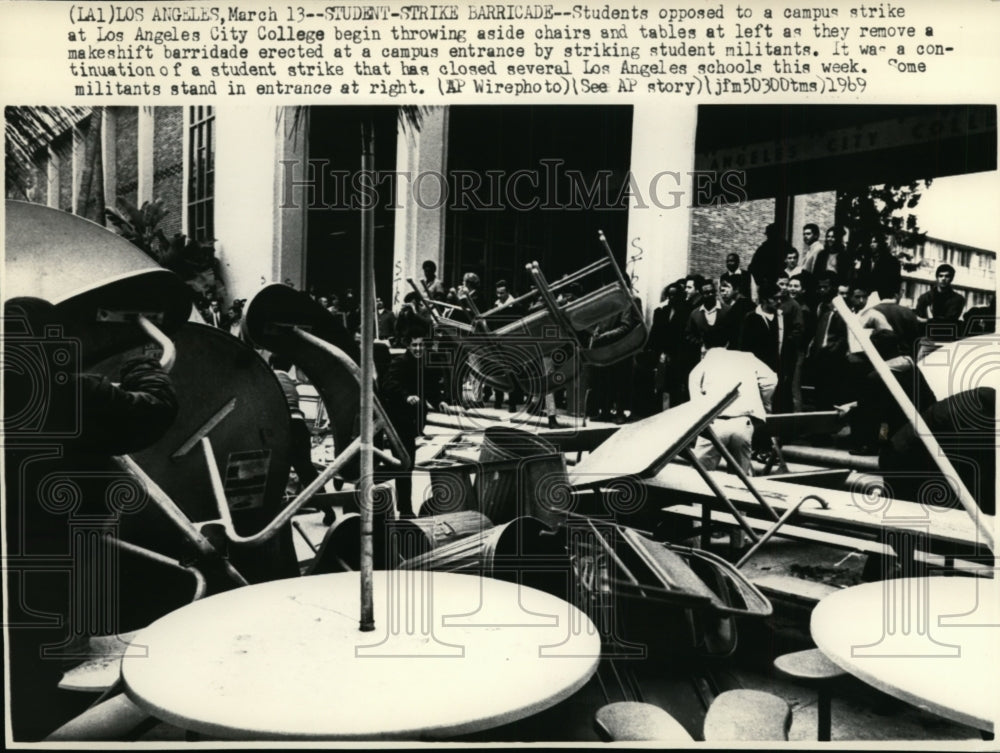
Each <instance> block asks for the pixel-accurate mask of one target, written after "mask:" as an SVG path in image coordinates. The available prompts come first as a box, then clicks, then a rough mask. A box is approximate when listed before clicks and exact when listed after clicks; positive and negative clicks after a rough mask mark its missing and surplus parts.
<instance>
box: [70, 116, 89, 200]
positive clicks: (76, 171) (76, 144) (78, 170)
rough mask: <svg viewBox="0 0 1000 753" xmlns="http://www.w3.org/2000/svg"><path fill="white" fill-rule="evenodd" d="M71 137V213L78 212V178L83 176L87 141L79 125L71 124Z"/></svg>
mask: <svg viewBox="0 0 1000 753" xmlns="http://www.w3.org/2000/svg"><path fill="white" fill-rule="evenodd" d="M72 138H73V150H72V160H73V162H72V169H71V170H70V175H71V179H72V181H73V182H72V184H71V185H70V206H71V207H73V214H80V207H79V203H80V180H81V178H82V177H83V163H84V160H85V159H86V157H87V142H86V139H85V138H84V136H83V132H82V131H81V130H80V128H79V126H73V130H72Z"/></svg>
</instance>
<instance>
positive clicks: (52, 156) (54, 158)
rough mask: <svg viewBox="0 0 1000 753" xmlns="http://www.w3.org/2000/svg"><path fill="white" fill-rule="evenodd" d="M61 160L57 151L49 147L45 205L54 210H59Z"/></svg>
mask: <svg viewBox="0 0 1000 753" xmlns="http://www.w3.org/2000/svg"><path fill="white" fill-rule="evenodd" d="M60 162H61V160H60V159H59V155H58V154H56V150H55V149H54V148H53V147H52V145H51V144H50V145H49V158H48V160H47V163H46V171H47V175H46V177H47V178H48V180H47V182H48V184H49V185H48V193H47V194H46V196H45V203H46V205H47V206H50V207H52V208H53V209H58V208H59V165H60Z"/></svg>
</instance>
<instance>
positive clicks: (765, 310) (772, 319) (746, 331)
mask: <svg viewBox="0 0 1000 753" xmlns="http://www.w3.org/2000/svg"><path fill="white" fill-rule="evenodd" d="M757 301H758V303H757V308H756V309H754V310H753V311H751V312H750V313H749V314H747V315H746V317H745V318H744V320H743V331H742V334H741V335H740V350H745V351H747V352H749V353H753V354H754V355H755V356H757V358H759V359H760V360H761V361H763V362H764V363H765V364H766V365H767V367H768V368H769V369H771V370H772V371H773V372H775V373H778V365H779V358H780V355H781V346H782V342H783V340H784V335H785V332H784V330H785V323H784V319H783V317H782V316H781V312H780V311H779V310H778V306H779V304H780V300H779V298H778V286H777V285H776V284H774V283H773V282H768V281H765V282H764V284H762V285H760V286H759V287H758V288H757Z"/></svg>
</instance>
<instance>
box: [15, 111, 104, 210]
mask: <svg viewBox="0 0 1000 753" xmlns="http://www.w3.org/2000/svg"><path fill="white" fill-rule="evenodd" d="M90 114H91V108H89V107H7V108H5V109H4V136H5V138H4V144H5V149H4V166H5V168H6V179H5V186H4V187H5V189H6V192H7V195H11V194H20V195H27V191H28V187H29V186H30V184H31V181H32V178H33V173H34V172H35V171H36V170H37V169H39V168H40V167H41V164H42V161H43V157H44V156H45V152H44V151H42V150H43V149H44V148H45V147H47V146H48V145H49V144H54V143H55V142H57V140H58V139H59V137H60V136H62V135H64V134H65V133H67V132H68V131H70V130H71V129H72V128H73V126H75V125H77V124H78V123H79V122H80V121H82V120H84V119H85V118H86V117H88V116H89V115H90ZM64 148H66V149H71V148H72V139H69V140H68V142H67V144H66V146H65V147H64ZM60 156H65V157H68V156H69V155H68V153H67V154H66V155H60Z"/></svg>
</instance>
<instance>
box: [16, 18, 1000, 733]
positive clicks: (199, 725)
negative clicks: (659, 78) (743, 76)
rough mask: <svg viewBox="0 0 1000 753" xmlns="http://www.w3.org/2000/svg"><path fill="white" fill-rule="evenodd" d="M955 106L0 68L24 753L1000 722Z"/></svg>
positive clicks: (994, 137) (976, 166)
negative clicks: (543, 93)
mask: <svg viewBox="0 0 1000 753" xmlns="http://www.w3.org/2000/svg"><path fill="white" fill-rule="evenodd" d="M641 5H643V6H644V7H647V6H648V7H649V8H656V7H660V8H661V10H662V9H664V8H668V7H673V4H669V3H659V4H654V3H646V4H641ZM883 5H884V4H883ZM95 7H96V6H92V7H88V6H86V5H84V6H81V8H82V10H78V11H74V12H75V13H77V14H78V16H79V17H78V18H77V19H76V20H78V21H80V20H86V19H85V14H86V13H91V14H94V13H97V12H98V11H97V10H95V9H94V8H95ZM123 7H125V6H123ZM150 7H152V6H150ZM166 7H167V6H165V8H166ZM361 7H368V6H362V5H345V6H339V5H338V6H336V9H339V10H336V12H331V11H330V10H329V9H327V11H326V13H327V21H329V19H330V17H332V18H333V19H334V21H338V20H343V23H344V25H345V26H346V25H347V24H348V22H352V23H354V24H355V25H356V26H358V27H359V28H361V29H364V31H358V32H357V35H358V36H357V37H356V38H355V39H354V41H350V40H349V41H347V42H345V43H344V44H345V45H346V46H348V47H349V46H350V45H351V44H358V43H359V42H360V41H367V37H364V36H363V35H370V34H371V33H372V32H371V31H370V30H369V29H368V27H367V26H364V25H363V24H362V21H364V18H362V17H360V16H359V17H358V18H349V17H350V16H351V15H352V14H355V13H361V11H356V12H355V11H351V10H350V8H361ZM387 7H388V6H387ZM405 7H406V8H411V9H412V8H419V9H422V10H421V11H420V13H424V12H427V13H430V14H432V16H433V14H435V13H442V14H445V15H444V16H443V18H444V19H445V20H444V21H437V22H436V23H437V24H438V26H440V27H441V29H442V33H444V31H447V30H448V29H450V28H451V27H450V26H449V25H448V18H449V17H448V16H447V13H448V11H446V10H441V9H445V8H450V7H451V6H405ZM455 7H456V8H457V7H458V6H455ZM500 7H501V6H481V8H482V9H485V8H500ZM503 7H508V6H503ZM510 7H514V6H510ZM517 7H521V6H517ZM525 7H526V6H525ZM578 7H582V6H578ZM595 7H596V10H594V11H587V12H588V13H592V15H590V16H588V15H586V14H583V17H584V18H585V19H587V20H593V19H597V20H601V19H602V18H614V17H615V16H614V13H615V12H617V11H616V10H614V9H611V7H610V6H603V5H602V6H599V7H597V6H595ZM699 7H701V6H700V5H699ZM706 7H707V6H706ZM733 7H735V6H733ZM316 8H317V11H319V10H321V7H320V6H316ZM371 8H372V9H373V10H371V12H372V13H376V14H377V10H374V9H376V8H377V6H371ZM435 8H437V9H438V10H433V9H435ZM718 8H719V9H720V12H721V10H722V8H723V5H722V4H719V5H718ZM482 9H480V10H475V9H472V10H470V11H469V12H470V13H473V14H475V13H487V12H489V13H506V14H508V16H509V15H510V14H511V13H513V11H510V10H506V11H500V10H496V11H486V10H482ZM725 9H726V10H727V11H728V10H730V6H729V5H728V4H726V5H725ZM121 10H122V8H119V7H118V6H110V7H108V8H105V10H104V11H103V12H104V13H109V14H110V15H111V17H112V18H113V16H114V14H115V13H117V12H119V11H121ZM758 11H759V9H758ZM151 12H152V11H150V13H151ZM206 12H207V8H206ZM280 12H281V13H284V10H281V11H280ZM289 12H291V9H289ZM366 12H367V11H366ZM463 12H464V11H463ZM525 12H527V11H525ZM574 12H578V11H574ZM636 12H638V11H636ZM691 12H692V13H694V11H691ZM702 12H706V11H702ZM816 12H817V13H818V12H819V11H816ZM844 12H845V13H846V7H845V9H844ZM872 12H874V11H872ZM192 13H194V11H192ZM263 13H264V12H263V11H261V14H262V17H263ZM413 13H416V11H413V10H410V11H405V12H401V14H400V15H401V16H402V17H404V18H406V17H408V16H407V14H413ZM567 13H569V12H568V11H567ZM338 14H345V15H344V17H343V19H341V17H340V16H338ZM602 14H607V15H602ZM994 16H995V14H994ZM409 17H410V18H411V19H412V16H409ZM418 17H419V18H422V17H420V16H419V14H418ZM664 17H665V16H664V14H662V13H661V15H660V18H661V19H662V18H664ZM734 17H735V16H734ZM741 17H742V16H741ZM112 18H109V19H108V21H109V23H111V25H110V26H109V27H108V28H111V29H114V28H116V27H115V26H114V24H113V22H112ZM470 18H472V16H470ZM699 18H702V17H699ZM785 18H786V19H787V18H789V15H788V13H787V12H786V14H785ZM344 19H346V20H344ZM140 20H141V19H140ZM183 20H184V21H187V22H191V21H195V20H197V19H195V18H191V17H185V18H184V19H183ZM262 20H263V19H262ZM473 20H475V19H473ZM126 21H127V19H126ZM995 21H996V19H995V17H991V20H990V22H991V23H993V26H994V27H995V26H996V23H995ZM122 23H125V22H124V21H123V22H122ZM566 23H567V24H568V23H570V22H569V21H566ZM608 23H611V22H610V21H608ZM817 23H819V22H817ZM662 24H663V22H662V21H661V26H660V27H659V28H660V32H659V33H660V34H661V35H664V36H665V35H666V32H665V31H664V26H663V25H662ZM515 26H516V24H513V25H511V29H510V31H504V30H503V29H504V27H498V29H499V30H498V31H497V34H498V35H508V37H509V38H512V39H514V38H517V37H515V36H514V35H515ZM74 28H75V27H74ZM101 28H104V27H101ZM212 28H213V29H214V28H215V27H214V26H213V27H212ZM219 28H227V27H222V26H220V27H219ZM234 28H236V27H234ZM261 28H263V27H261ZM275 28H277V29H281V28H283V27H281V26H276V27H275ZM288 28H289V29H291V28H292V27H291V26H289V27H288ZM333 28H335V29H336V28H338V27H336V26H334V27H333ZM393 28H394V29H395V27H393ZM421 28H422V27H421ZM428 28H433V25H430V26H429V27H428ZM546 28H549V27H546ZM551 28H553V29H557V28H558V27H557V25H556V22H552V27H551ZM719 28H720V29H721V28H722V27H721V26H720V27H719ZM817 28H819V27H818V26H817ZM567 29H569V27H568V26H567ZM622 29H623V32H622V33H625V31H624V30H625V26H622ZM845 29H846V27H845ZM102 33H106V34H107V33H112V32H108V31H107V30H106V29H105V31H104V32H102ZM213 33H214V32H213ZM226 33H227V34H228V33H230V32H226ZM279 33H280V34H284V33H285V32H283V31H282V32H279ZM553 33H554V32H553ZM559 33H560V34H561V33H562V32H559ZM629 33H631V27H629ZM642 33H643V36H644V37H645V36H646V34H647V32H646V31H643V32H642ZM671 33H673V32H671ZM756 33H758V34H760V35H761V36H763V32H756ZM393 34H394V35H397V38H398V34H397V32H395V31H393ZM818 34H819V32H818V31H817V35H818ZM214 38H215V37H214V36H213V39H214ZM498 38H499V37H498ZM537 38H538V37H536V39H537ZM611 38H612V39H613V38H614V37H613V36H612V37H611ZM319 39H320V40H322V39H323V38H322V36H320V37H319ZM652 39H656V32H654V33H653V37H652ZM119 41H120V40H119ZM222 41H224V42H227V43H228V41H229V40H228V39H226V40H222ZM278 41H279V42H280V41H282V40H281V39H279V40H278ZM313 41H315V40H314V39H313V38H310V39H309V40H308V43H311V42H313ZM591 42H592V43H593V44H594V52H596V53H597V54H596V57H597V58H600V57H601V56H602V55H605V56H607V55H612V54H618V53H613V52H609V51H608V50H607V49H606V48H601V47H600V46H599V45H597V44H596V43H594V40H591ZM614 44H618V42H615V43H614ZM748 44H749V43H748ZM720 47H721V44H720ZM300 49H301V48H300ZM322 49H323V50H324V51H325V52H326V54H329V50H330V48H327V47H324V48H322ZM470 49H472V50H475V49H481V48H475V47H472V46H471V45H470ZM588 49H589V48H588ZM303 54H304V53H303ZM470 54H472V53H470ZM591 54H593V53H591ZM663 54H666V53H663ZM675 54H676V55H677V56H678V58H679V53H677V51H676V50H675ZM684 54H685V55H687V54H690V55H694V54H695V53H694V52H687V53H684ZM711 54H713V55H714V54H715V53H714V52H713V53H711ZM720 54H721V53H720ZM756 54H760V53H756ZM776 54H777V53H776ZM818 54H819V53H817V55H818ZM844 54H845V55H846V52H845V53H844ZM567 55H569V48H567ZM331 57H332V55H331ZM3 59H4V55H3V53H2V52H0V60H3ZM692 61H693V59H692ZM466 62H467V63H468V61H466ZM600 62H601V60H598V62H597V63H594V62H593V61H590V63H589V64H590V65H592V66H594V65H598V64H599V63H600ZM440 63H441V60H437V61H435V63H434V65H435V66H436V65H438V64H440ZM373 64H374V63H373ZM9 65H11V62H10V61H8V60H5V61H4V66H5V67H6V66H9ZM365 65H367V63H366V64H365ZM385 65H386V66H388V65H389V63H385ZM393 65H395V63H393ZM450 65H454V63H451V64H450ZM483 65H484V66H485V65H486V64H485V63H484V64H483ZM554 65H557V64H556V63H554ZM689 65H694V63H693V62H689ZM498 67H499V66H498ZM360 70H362V69H360V68H359V71H360ZM736 73H739V71H736ZM359 75H360V74H359ZM636 75H645V74H636ZM450 80H452V81H455V80H457V79H450ZM512 80H515V79H512ZM525 80H527V79H525ZM553 80H556V79H553ZM643 80H645V79H643ZM733 80H736V79H733ZM453 85H454V84H453ZM3 89H4V87H2V86H0V94H3ZM929 91H932V92H933V93H934V94H935V95H936V96H928V98H926V99H923V100H919V101H918V100H917V98H914V99H913V100H911V101H898V99H897V98H890V97H885V98H883V101H880V100H879V99H871V97H866V98H861V99H859V98H848V97H846V96H829V97H825V98H816V97H806V96H795V95H791V94H790V95H789V96H787V97H785V98H783V99H780V100H776V99H772V98H769V97H760V98H758V99H753V98H748V97H733V96H725V97H710V96H708V94H703V95H701V96H698V97H689V98H683V99H677V98H672V99H669V100H668V99H653V98H652V97H648V96H640V95H635V96H628V97H617V98H606V99H594V100H591V101H588V100H585V99H580V98H577V99H574V100H572V101H570V100H567V101H566V103H562V102H561V101H560V100H558V99H555V98H553V99H552V100H551V101H546V102H539V101H530V102H529V101H520V100H517V99H516V98H501V99H498V100H497V101H496V102H494V103H491V104H485V103H483V102H481V101H480V99H478V98H476V97H472V96H469V97H467V98H465V99H463V98H461V97H456V98H451V99H433V100H432V99H428V98H427V97H420V96H413V97H412V98H408V97H407V94H408V93H409V94H416V92H413V91H409V92H407V91H404V90H400V91H398V92H394V93H388V92H378V93H376V92H373V94H378V95H379V97H377V99H378V101H373V103H370V104H365V103H355V102H356V100H352V99H350V98H348V97H341V98H338V97H335V96H331V97H329V98H328V100H325V101H324V102H323V103H320V104H317V103H315V102H309V103H298V102H295V101H294V98H292V99H290V100H289V101H287V102H285V101H283V100H281V99H280V98H276V97H272V96H260V97H255V98H252V99H250V100H249V101H246V102H245V103H240V102H239V100H238V99H237V100H235V101H234V99H233V98H232V97H230V98H228V99H227V98H223V97H221V96H219V97H207V96H206V97H195V96H188V97H187V98H186V99H185V100H183V101H182V102H181V100H174V101H173V102H172V103H170V102H168V103H164V102H161V101H160V100H157V99H156V98H155V97H152V96H149V97H145V98H135V97H132V98H124V99H123V98H122V97H114V96H110V97H108V98H107V99H101V98H95V97H93V96H87V97H82V98H79V97H78V98H77V99H76V100H67V99H65V98H64V97H60V96H53V97H52V98H51V101H50V102H49V103H45V99H44V98H43V99H40V100H38V101H32V102H17V101H12V100H11V99H10V98H9V97H4V100H3V104H4V110H3V115H4V128H5V139H4V140H5V191H6V197H5V206H4V230H3V247H4V260H3V275H2V283H0V292H2V297H3V305H4V312H3V330H2V378H3V441H2V444H3V463H4V472H3V530H4V537H3V547H4V552H3V563H4V570H3V577H4V639H5V640H4V646H5V657H4V658H5V661H4V665H5V677H4V680H5V693H4V696H5V699H6V702H5V712H6V717H5V721H6V725H5V730H6V740H7V744H8V746H13V747H21V748H33V747H39V746H44V745H45V744H50V743H59V744H65V745H67V746H69V747H81V746H84V745H87V746H94V745H99V746H105V745H108V744H117V743H128V744H130V745H134V746H138V747H140V748H162V747H173V748H178V747H180V748H189V747H190V748H193V749H197V748H202V747H217V746H219V745H223V746H227V747H228V746H236V747H239V746H240V745H254V746H255V747H262V746H263V747H270V746H275V747H277V746H283V745H302V744H305V745H309V744H320V745H322V746H323V747H332V748H335V747H351V746H357V745H364V744H374V745H385V746H387V747H388V746H394V745H395V746H407V747H415V746H427V747H431V746H440V745H455V744H465V745H469V746H478V745H484V744H498V745H505V746H511V745H522V744H523V745H529V744H541V745H548V746H555V745H563V746H573V747H581V748H582V747H588V748H589V747H603V746H606V745H609V744H619V745H620V746H629V745H633V746H646V747H649V746H652V747H662V748H689V747H695V746H698V745H703V746H705V747H724V748H731V749H741V748H748V747H758V748H759V747H761V746H767V747H772V746H773V747H775V748H781V747H783V746H794V747H803V746H807V747H812V748H816V747H818V748H829V749H837V748H838V747H841V746H847V747H852V746H853V747H859V746H860V747H870V748H886V749H888V748H893V747H899V746H907V745H925V746H930V747H939V746H940V747H942V748H948V749H955V750H959V749H962V750H965V749H968V750H986V749H991V748H992V747H993V745H994V742H993V740H994V738H993V735H994V723H995V720H996V717H997V711H998V706H1000V692H998V691H1000V681H998V680H997V678H998V677H1000V673H998V661H1000V650H998V647H1000V594H998V584H997V580H996V578H995V577H994V571H995V569H996V565H995V554H994V551H995V543H994V537H995V497H996V456H997V451H996V438H997V413H996V406H995V392H996V387H997V382H998V381H1000V380H998V374H1000V348H998V345H1000V340H998V338H997V334H996V287H997V283H996V272H997V270H996V255H997V248H998V246H1000V216H998V213H997V208H998V207H1000V175H998V172H997V145H998V132H997V104H996V103H997V101H998V100H1000V98H997V97H996V96H994V95H995V94H996V92H995V85H994V86H993V92H992V93H991V94H990V93H988V94H984V95H983V96H982V97H981V98H979V99H972V100H969V101H961V102H956V101H953V98H952V97H950V96H948V92H947V88H946V87H945V86H943V82H942V81H940V80H937V79H935V85H934V86H933V87H929ZM269 94H271V93H269ZM421 94H423V92H421ZM382 95H384V96H382ZM397 95H398V96H397ZM178 102H181V103H178ZM67 103H68V104H67Z"/></svg>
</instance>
